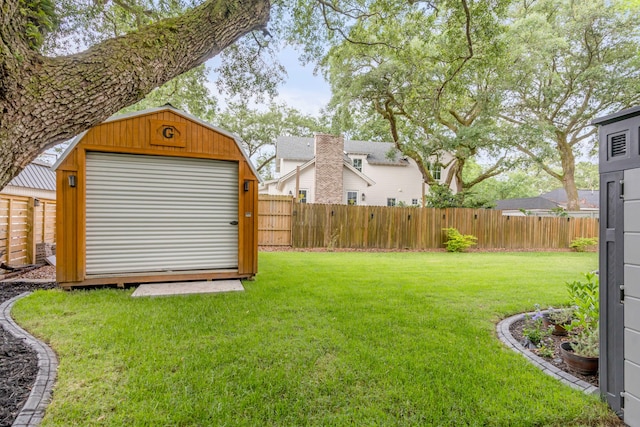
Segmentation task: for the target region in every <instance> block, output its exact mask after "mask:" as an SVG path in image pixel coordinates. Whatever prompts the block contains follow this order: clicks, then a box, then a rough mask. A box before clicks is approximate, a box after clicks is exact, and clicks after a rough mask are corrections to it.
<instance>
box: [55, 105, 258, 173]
mask: <svg viewBox="0 0 640 427" xmlns="http://www.w3.org/2000/svg"><path fill="white" fill-rule="evenodd" d="M160 111H171V112H173V113H175V114H177V115H179V116H182V117H184V118H186V119H189V120H191V121H193V122H195V123H198V124H199V125H201V126H203V127H206V128H209V129H211V130H213V131H214V132H217V133H219V134H222V135H225V136H228V137H229V138H231V139H233V140H234V141H235V143H236V145H237V146H238V149H239V150H240V152H241V153H242V155H243V156H244V158H245V160H246V161H247V163H248V164H249V167H250V168H251V170H252V171H253V173H254V175H255V176H256V177H257V178H258V180H259V181H260V182H262V178H261V177H260V174H259V173H258V171H257V170H256V168H255V166H254V164H253V162H252V161H251V159H250V158H249V155H248V154H247V152H246V151H245V150H244V147H243V145H242V139H240V137H239V136H238V135H236V134H234V133H231V132H229V131H226V130H224V129H221V128H219V127H216V126H213V125H212V124H210V123H207V122H205V121H204V120H201V119H199V118H197V117H195V116H192V115H191V114H189V113H186V112H184V111H182V110H178V109H177V108H175V107H174V106H172V105H171V104H166V105H163V106H162V107H157V108H149V109H146V110H141V111H134V112H132V113H127V114H115V115H113V116H111V117H109V118H108V119H107V120H105V121H104V122H102V123H109V122H115V121H118V120H124V119H130V118H132V117H137V116H144V115H147V114H153V113H158V112H160ZM86 133H87V131H84V132H82V133H81V134H80V135H78V136H76V137H75V138H74V139H73V140H72V141H71V144H69V146H68V147H67V149H66V150H65V151H64V153H62V155H61V156H60V157H59V158H58V161H57V162H56V163H55V164H54V165H53V166H51V169H53V170H54V171H55V170H56V169H58V167H60V165H61V164H62V162H64V160H65V159H66V158H67V156H68V155H69V154H70V153H71V152H72V151H73V149H74V148H75V147H76V145H78V143H79V142H80V141H81V140H82V138H83V137H84V136H85V135H86Z"/></svg>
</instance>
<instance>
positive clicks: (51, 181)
mask: <svg viewBox="0 0 640 427" xmlns="http://www.w3.org/2000/svg"><path fill="white" fill-rule="evenodd" d="M7 185H11V186H14V187H25V188H35V189H38V190H49V191H56V174H55V172H54V171H52V170H51V165H48V164H46V163H42V162H38V161H34V162H32V163H30V164H28V165H27V167H26V168H24V169H23V170H22V172H20V173H19V174H18V176H16V177H15V178H13V179H12V180H11V181H9V184H7Z"/></svg>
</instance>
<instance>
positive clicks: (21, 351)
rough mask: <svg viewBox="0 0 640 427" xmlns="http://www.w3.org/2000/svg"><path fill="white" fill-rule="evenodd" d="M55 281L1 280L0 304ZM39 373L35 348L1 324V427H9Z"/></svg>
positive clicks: (49, 287)
mask: <svg viewBox="0 0 640 427" xmlns="http://www.w3.org/2000/svg"><path fill="white" fill-rule="evenodd" d="M54 287H56V284H55V282H54V283H2V282H0V304H2V303H4V302H5V301H7V300H9V299H11V298H13V297H15V296H16V295H20V294H21V293H23V292H27V291H34V290H36V289H52V288H54ZM37 373H38V358H37V356H36V353H35V351H33V350H32V349H31V347H29V346H28V345H26V344H24V343H23V342H22V340H21V339H18V338H15V337H14V336H13V335H11V334H10V333H8V332H7V331H5V330H4V328H2V327H0V427H9V426H11V425H12V424H13V421H14V420H15V419H16V417H17V416H18V413H19V411H20V409H21V408H22V406H24V404H25V402H26V401H27V398H28V397H29V393H30V392H31V386H32V385H33V383H34V382H35V380H36V375H37Z"/></svg>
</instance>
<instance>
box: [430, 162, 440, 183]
mask: <svg viewBox="0 0 640 427" xmlns="http://www.w3.org/2000/svg"><path fill="white" fill-rule="evenodd" d="M428 165H429V173H431V176H432V177H433V179H435V180H436V181H440V178H441V177H442V165H441V164H439V163H429V164H428Z"/></svg>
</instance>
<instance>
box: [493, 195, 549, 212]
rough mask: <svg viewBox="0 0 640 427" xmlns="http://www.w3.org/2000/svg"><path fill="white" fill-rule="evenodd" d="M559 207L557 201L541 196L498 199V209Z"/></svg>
mask: <svg viewBox="0 0 640 427" xmlns="http://www.w3.org/2000/svg"><path fill="white" fill-rule="evenodd" d="M557 207H558V204H557V203H554V202H553V201H551V200H549V199H545V198H544V197H540V196H538V197H522V198H518V199H504V200H498V201H496V209H498V210H502V211H506V210H514V209H554V208H557Z"/></svg>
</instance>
